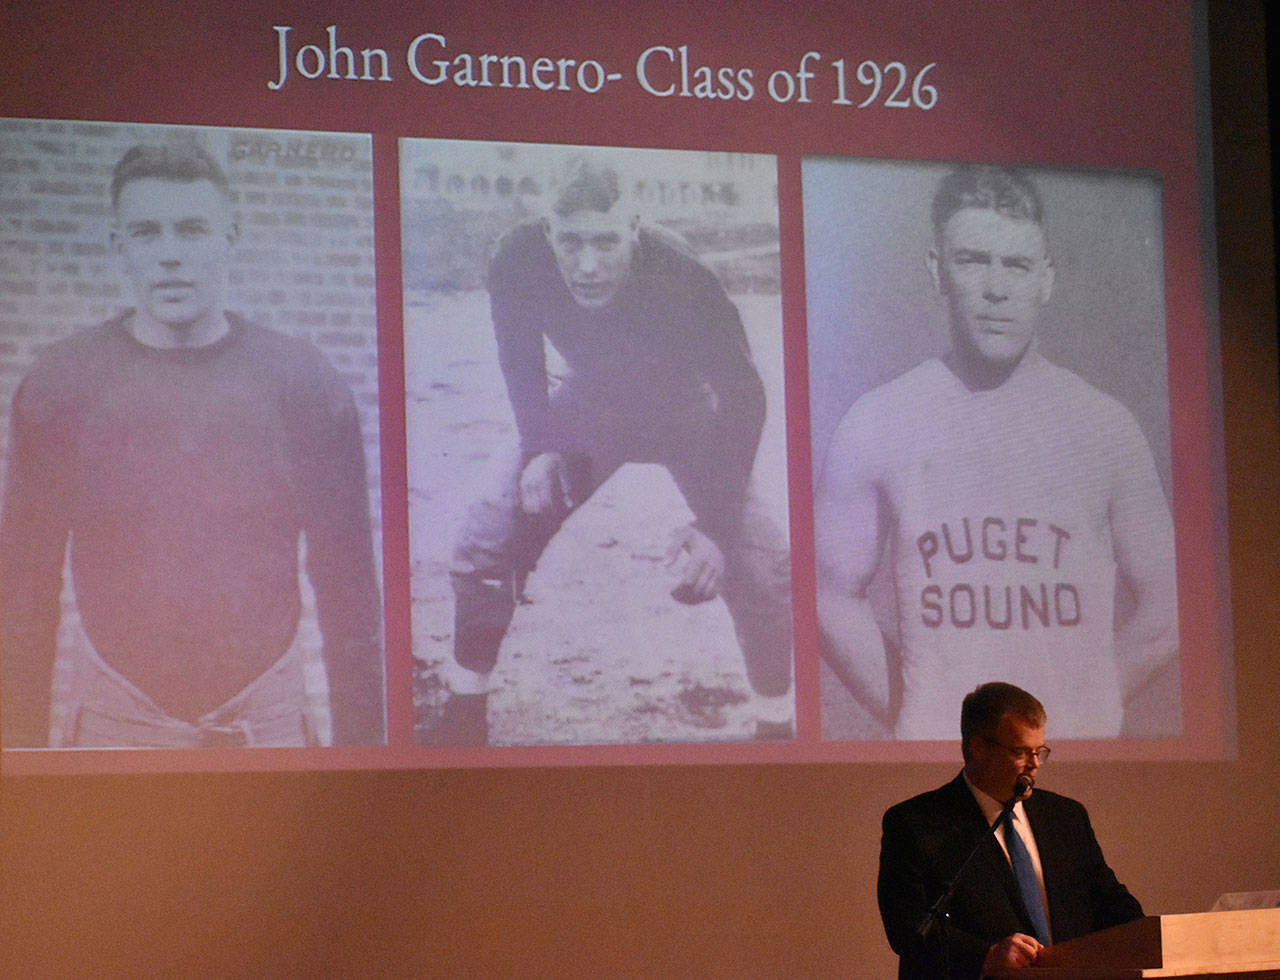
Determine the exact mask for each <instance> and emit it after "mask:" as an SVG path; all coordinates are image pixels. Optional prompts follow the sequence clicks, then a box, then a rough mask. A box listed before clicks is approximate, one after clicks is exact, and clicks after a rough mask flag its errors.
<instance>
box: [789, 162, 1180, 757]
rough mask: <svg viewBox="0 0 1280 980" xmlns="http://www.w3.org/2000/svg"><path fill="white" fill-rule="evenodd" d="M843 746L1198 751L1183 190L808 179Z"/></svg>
mask: <svg viewBox="0 0 1280 980" xmlns="http://www.w3.org/2000/svg"><path fill="white" fill-rule="evenodd" d="M803 180H804V199H805V256H806V274H807V282H808V287H807V288H808V320H809V364H810V385H811V388H810V394H811V401H812V438H813V453H814V468H815V500H814V532H815V560H816V564H817V569H816V571H817V587H818V595H817V603H818V619H819V626H820V631H821V637H820V640H821V652H822V655H823V657H822V661H823V662H822V706H823V736H824V738H826V739H886V738H897V739H944V738H949V737H951V736H952V734H953V731H952V730H953V728H954V723H953V718H952V713H953V706H954V705H955V704H956V703H957V702H958V701H959V700H960V699H961V698H962V697H963V696H964V694H965V693H966V692H967V691H969V690H971V689H973V688H974V687H975V686H977V685H978V684H980V683H983V682H985V681H987V680H989V679H991V678H993V677H999V678H1004V679H1007V680H1008V681H1009V682H1010V683H1014V684H1017V685H1020V686H1023V687H1026V688H1034V689H1035V690H1036V691H1037V692H1038V693H1039V694H1040V697H1041V699H1042V700H1043V702H1044V705H1045V707H1046V708H1047V709H1048V711H1049V712H1050V713H1051V714H1052V715H1053V717H1054V719H1055V731H1056V732H1057V733H1058V734H1059V736H1060V737H1062V738H1079V739H1101V738H1114V737H1119V736H1121V735H1125V736H1134V737H1160V736H1172V735H1177V734H1179V733H1180V732H1181V726H1182V719H1181V716H1180V711H1179V709H1178V705H1179V703H1180V701H1179V698H1180V678H1179V659H1178V622H1177V589H1176V569H1175V555H1174V532H1173V521H1172V517H1171V496H1172V493H1171V487H1172V482H1171V475H1170V469H1171V468H1170V452H1169V392H1168V374H1167V355H1166V346H1165V345H1166V335H1165V310H1164V276H1163V268H1164V265H1163V240H1162V229H1161V210H1160V185H1159V181H1158V180H1157V179H1156V178H1155V177H1153V176H1151V175H1149V174H1141V173H1123V172H1111V171H1084V170H1080V171H1061V170H1049V169H1042V168H1026V169H1020V168H1015V167H1005V166H993V165H977V164H961V165H946V164H932V163H914V162H893V161H874V160H848V159H827V158H814V159H809V160H806V161H805V162H804V169H803Z"/></svg>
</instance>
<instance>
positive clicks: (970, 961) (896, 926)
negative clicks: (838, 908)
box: [878, 774, 1142, 980]
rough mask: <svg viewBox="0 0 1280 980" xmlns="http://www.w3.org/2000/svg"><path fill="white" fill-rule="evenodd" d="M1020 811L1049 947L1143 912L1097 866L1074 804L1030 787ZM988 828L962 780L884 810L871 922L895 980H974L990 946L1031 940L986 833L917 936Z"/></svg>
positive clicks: (1005, 863) (1083, 815)
mask: <svg viewBox="0 0 1280 980" xmlns="http://www.w3.org/2000/svg"><path fill="white" fill-rule="evenodd" d="M1023 808H1024V810H1025V811H1026V815H1027V821H1028V823H1029V824H1030V825H1031V830H1032V832H1033V833H1034V834H1035V837H1036V847H1037V848H1038V849H1039V851H1040V862H1041V867H1042V869H1043V871H1044V887H1045V892H1046V894H1047V897H1048V902H1049V924H1050V928H1051V929H1052V931H1053V940H1054V942H1062V941H1064V940H1067V939H1075V938H1076V937H1078V936H1083V935H1086V934H1087V933H1090V932H1094V931H1096V930H1098V929H1105V928H1107V927H1109V926H1114V925H1119V924H1120V923H1122V922H1129V921H1130V920H1132V919H1137V918H1141V917H1142V906H1141V905H1139V904H1138V901H1137V899H1135V898H1134V897H1133V896H1132V895H1130V894H1129V891H1128V889H1126V888H1125V887H1124V885H1122V884H1121V883H1120V882H1119V881H1118V880H1117V879H1116V876H1115V873H1114V872H1113V871H1112V870H1111V868H1109V867H1108V866H1107V862H1106V861H1105V860H1104V859H1103V857H1102V849H1101V848H1099V847H1098V841H1097V839H1096V838H1095V837H1094V835H1093V827H1092V826H1091V825H1090V823H1089V814H1088V812H1087V811H1086V810H1085V808H1084V807H1083V806H1081V805H1080V804H1079V803H1077V802H1076V801H1075V800H1072V799H1068V798H1067V797H1065V796H1059V795H1058V794H1057V793H1052V792H1049V791H1048V790H1043V789H1037V790H1035V792H1033V793H1032V794H1031V796H1030V797H1029V798H1028V799H1027V800H1026V801H1025V802H1024V803H1023ZM987 829H988V825H987V822H986V818H985V817H983V815H982V809H981V808H980V807H979V806H978V801H977V800H975V799H974V797H973V793H972V791H971V790H970V789H969V787H968V784H966V783H965V780H964V776H963V774H961V775H959V776H957V777H956V778H955V779H953V780H952V781H951V782H949V783H947V785H945V786H942V787H940V788H939V789H936V790H933V791H932V792H929V793H923V794H921V795H920V796H916V797H913V798H912V799H910V800H907V801H906V802H904V803H899V804H897V805H896V806H893V807H891V808H890V809H889V810H888V811H886V812H885V815H884V821H883V830H884V836H883V838H882V839H881V844H880V880H879V886H878V894H879V899H880V917H881V918H882V919H883V921H884V928H885V932H886V934H887V935H888V937H889V944H890V945H891V946H892V947H893V949H894V951H895V952H896V953H897V954H898V956H899V961H898V976H899V977H900V978H919V980H938V978H942V977H948V976H949V977H952V978H954V980H961V978H977V977H979V976H980V975H981V972H982V960H983V958H984V957H985V956H986V953H987V950H988V949H989V948H990V947H991V945H992V944H993V943H996V942H999V941H1000V940H1001V939H1003V938H1005V937H1006V936H1009V935H1012V934H1013V933H1015V932H1023V933H1027V934H1032V932H1033V929H1032V925H1031V920H1030V918H1029V917H1028V915H1027V910H1026V908H1025V906H1024V905H1023V903H1022V898H1021V896H1020V895H1019V893H1018V885H1017V881H1016V880H1015V879H1014V876H1013V869H1012V868H1011V867H1010V865H1009V860H1008V858H1006V857H1005V855H1004V851H1003V850H1001V848H1000V843H999V841H997V840H996V839H995V837H994V835H991V834H986V837H985V839H983V842H982V846H981V848H980V849H979V851H978V853H977V854H976V855H975V856H974V858H973V860H972V861H971V862H970V863H969V866H968V867H967V868H965V869H964V873H963V875H961V876H960V877H959V879H958V880H957V881H956V886H955V891H954V893H953V895H952V897H951V900H950V901H949V902H948V904H947V908H946V910H945V911H947V912H949V917H948V918H947V919H945V920H944V921H943V922H942V923H940V924H939V925H938V927H937V928H935V929H933V930H931V931H930V932H929V933H928V934H927V935H925V936H921V935H920V932H919V927H920V925H921V923H922V922H923V920H924V919H925V916H926V915H927V913H928V911H929V908H930V907H931V906H932V905H933V903H934V902H935V901H937V899H938V897H939V896H940V895H941V894H942V893H943V892H944V891H945V890H946V888H947V885H948V883H950V881H951V880H952V879H953V878H954V877H955V876H956V874H957V872H958V871H959V870H960V865H961V864H962V863H963V862H964V859H965V858H966V857H967V856H968V855H969V853H970V851H972V850H973V847H974V845H975V844H976V843H977V841H978V840H979V838H980V837H982V835H983V834H984V833H986V831H987Z"/></svg>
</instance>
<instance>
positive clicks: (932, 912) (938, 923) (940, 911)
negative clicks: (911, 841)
mask: <svg viewBox="0 0 1280 980" xmlns="http://www.w3.org/2000/svg"><path fill="white" fill-rule="evenodd" d="M1034 785H1035V783H1034V781H1033V780H1032V779H1031V777H1030V776H1027V775H1026V774H1023V775H1021V776H1019V777H1018V778H1017V780H1015V782H1014V784H1013V797H1012V798H1011V799H1010V800H1009V802H1008V803H1006V804H1005V805H1004V808H1003V809H1002V810H1001V811H1000V816H998V817H996V820H995V823H993V824H991V826H989V827H988V828H987V829H986V830H984V831H983V832H982V833H981V834H979V835H978V839H977V841H976V842H975V843H974V845H973V850H971V851H970V852H969V853H968V855H966V856H965V859H964V860H963V861H961V862H960V867H959V868H957V869H956V873H955V874H954V875H952V876H951V880H950V881H949V882H947V887H946V888H944V889H943V890H942V894H941V895H939V896H938V900H937V901H936V902H934V903H933V904H932V905H931V906H929V911H928V912H926V913H925V914H924V918H923V919H921V920H920V924H919V925H918V926H916V935H918V936H919V937H920V939H921V940H923V941H924V942H928V940H929V937H930V936H932V935H933V934H934V933H935V932H937V931H939V930H940V929H944V928H945V920H946V919H947V917H948V916H949V914H950V913H948V912H947V911H946V907H947V903H948V902H950V901H951V896H952V895H953V894H955V890H956V885H957V883H959V881H960V879H961V877H962V876H963V875H964V872H965V869H966V868H968V867H969V864H970V863H971V862H972V861H973V859H974V857H976V856H977V854H978V851H980V850H982V845H983V844H985V843H986V842H987V838H988V837H991V836H994V835H995V832H996V828H997V827H999V826H1000V824H1002V823H1003V822H1004V818H1005V817H1006V816H1007V815H1008V813H1009V812H1010V811H1011V810H1012V809H1013V808H1014V806H1015V805H1017V803H1018V801H1019V800H1021V799H1023V798H1024V797H1025V796H1026V795H1027V794H1028V793H1030V792H1031V788H1032V787H1033V786H1034ZM942 962H943V969H944V971H945V973H944V975H945V977H947V978H949V977H950V976H951V957H950V956H948V955H947V942H946V935H945V933H944V934H943V936H942Z"/></svg>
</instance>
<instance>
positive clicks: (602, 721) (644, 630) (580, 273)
mask: <svg viewBox="0 0 1280 980" xmlns="http://www.w3.org/2000/svg"><path fill="white" fill-rule="evenodd" d="M400 178H401V187H402V190H401V202H402V208H403V221H402V237H403V257H404V258H403V261H404V287H405V375H406V389H407V390H406V425H407V438H408V446H407V458H408V467H409V519H410V551H411V556H412V594H413V649H414V656H415V663H416V677H415V694H416V702H417V727H418V738H419V740H420V741H421V742H422V743H423V744H428V745H443V746H467V745H471V746H476V745H537V744H540V745H585V744H607V743H614V744H616V743H643V742H700V741H734V740H753V739H762V740H779V739H781V740H786V739H791V738H793V737H794V734H795V718H794V714H795V705H794V696H793V693H792V664H791V648H792V620H791V595H790V556H789V546H788V527H787V518H788V511H787V484H786V447H785V436H784V433H785V429H784V417H783V391H782V316H781V300H780V265H779V245H778V241H779V239H778V205H777V169H776V163H775V161H774V159H773V158H772V157H764V156H756V155H749V154H737V153H697V152H684V151H659V150H634V149H606V148H583V147H569V146H545V145H533V144H529V145H502V144H491V143H464V142H453V141H443V140H402V141H401V160H400Z"/></svg>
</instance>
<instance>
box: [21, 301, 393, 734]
mask: <svg viewBox="0 0 1280 980" xmlns="http://www.w3.org/2000/svg"><path fill="white" fill-rule="evenodd" d="M128 316H129V314H125V315H124V316H121V317H119V318H117V319H115V320H112V321H110V322H108V323H106V324H103V325H101V326H98V327H96V328H92V329H89V330H86V331H83V332H81V333H78V334H75V335H73V336H71V337H69V338H67V339H65V340H63V341H60V342H59V343H56V344H54V345H53V346H52V347H50V348H49V349H48V350H47V351H46V352H45V353H44V354H43V355H42V356H41V358H40V359H39V360H37V362H36V364H35V365H34V366H33V367H32V368H31V370H30V371H29V372H28V374H27V376H26V378H25V379H24V380H23V382H22V384H21V386H20V387H19V390H18V393H17V395H16V396H15V399H14V407H13V417H12V446H11V459H10V466H9V474H8V485H7V488H6V495H5V503H4V513H3V523H2V524H0V575H2V578H0V589H2V590H3V600H2V601H3V617H4V621H3V639H4V730H5V740H6V744H10V745H13V744H21V745H39V744H43V742H44V741H45V733H46V732H47V729H48V719H49V704H50V696H51V695H50V690H51V682H52V672H53V662H54V654H55V642H56V641H55V636H56V632H57V626H58V622H59V593H60V590H61V579H62V568H63V560H64V552H65V550H66V547H67V542H68V539H69V540H70V543H71V547H70V555H71V569H72V575H73V581H74V584H75V593H76V603H77V606H78V609H79V612H80V615H81V618H82V621H83V623H84V627H85V632H86V634H87V636H88V637H89V639H90V641H91V642H92V644H93V647H94V649H95V650H96V651H97V653H98V654H99V655H100V656H101V658H102V659H103V660H104V661H105V662H106V663H107V664H109V665H110V667H111V668H113V669H114V670H115V671H117V672H119V674H120V675H122V676H123V677H125V678H127V679H128V680H129V681H130V682H131V683H132V684H133V685H135V686H136V687H137V688H138V689H139V690H140V691H142V692H143V693H144V694H146V695H147V696H148V697H149V698H150V699H152V700H153V701H154V702H155V704H156V705H158V706H159V707H160V708H161V709H163V710H164V711H165V712H167V713H169V714H170V715H171V716H173V717H174V718H177V719H182V720H186V721H190V720H193V719H196V718H198V717H200V716H201V715H202V714H204V713H205V712H208V711H210V710H211V709H213V708H215V707H217V706H219V705H221V704H223V703H224V702H226V701H227V700H228V699H230V698H232V697H233V696H234V695H236V694H237V693H238V692H240V691H241V690H243V689H244V688H245V687H246V686H247V685H249V684H250V683H251V682H252V681H253V680H254V679H255V678H257V677H259V676H261V675H262V674H263V673H264V672H265V671H266V670H268V668H270V667H271V666H272V665H273V664H275V663H277V662H278V661H279V660H280V658H281V657H282V655H283V654H284V653H285V651H286V650H287V649H288V648H289V646H290V644H291V643H292V641H293V639H294V634H295V632H296V629H297V626H298V621H299V610H300V598H299V583H298V552H299V538H300V536H302V535H305V541H306V556H307V571H308V576H309V579H310V582H311V584H312V586H313V587H314V589H315V593H316V600H317V610H318V615H319V622H320V628H321V632H322V634H323V640H324V647H323V655H324V659H325V663H326V667H327V670H328V675H329V684H330V691H331V701H332V709H333V718H334V733H335V741H373V740H380V738H381V735H380V732H381V726H382V720H381V718H382V704H381V702H382V695H381V662H380V653H379V651H380V643H379V639H378V633H379V618H380V616H379V603H378V589H377V581H376V576H375V572H374V562H373V552H372V543H371V536H370V523H369V512H368V491H367V487H366V483H365V470H364V451H363V444H362V440H361V435H360V429H359V420H358V417H357V414H356V410H355V405H354V403H353V400H352V397H351V393H350V391H349V390H348V388H347V386H346V385H345V383H344V382H343V381H342V380H341V378H340V377H339V376H338V374H337V372H336V371H334V369H333V368H332V367H331V366H330V365H329V364H328V362H327V361H325V359H324V358H323V356H322V355H321V354H320V352H319V351H318V350H316V349H315V348H314V347H313V346H312V345H310V344H309V343H306V342H305V341H301V340H298V339H295V338H290V337H286V336H284V335H282V334H279V333H276V332H274V331H270V330H266V329H264V328H262V327H258V326H255V325H253V324H250V323H247V322H245V321H244V320H242V319H240V318H238V317H233V316H228V321H229V330H228V332H227V334H226V335H225V336H223V337H222V338H221V339H220V340H218V341H216V342H215V343H213V344H210V345H207V346H204V347H199V348H193V349H159V348H155V347H150V346H147V345H144V344H142V343H140V342H139V341H137V340H136V339H135V338H134V337H133V335H132V334H131V333H130V331H129V329H128V326H127V324H128Z"/></svg>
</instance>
